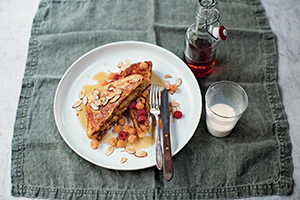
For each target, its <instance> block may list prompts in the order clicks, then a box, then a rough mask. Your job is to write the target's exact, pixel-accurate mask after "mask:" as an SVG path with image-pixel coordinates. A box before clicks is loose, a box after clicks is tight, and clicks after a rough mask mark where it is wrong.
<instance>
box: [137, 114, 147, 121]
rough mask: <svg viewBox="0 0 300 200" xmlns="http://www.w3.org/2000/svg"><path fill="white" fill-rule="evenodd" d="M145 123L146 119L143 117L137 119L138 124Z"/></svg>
mask: <svg viewBox="0 0 300 200" xmlns="http://www.w3.org/2000/svg"><path fill="white" fill-rule="evenodd" d="M145 121H146V117H145V116H143V115H141V116H139V117H138V122H139V123H145Z"/></svg>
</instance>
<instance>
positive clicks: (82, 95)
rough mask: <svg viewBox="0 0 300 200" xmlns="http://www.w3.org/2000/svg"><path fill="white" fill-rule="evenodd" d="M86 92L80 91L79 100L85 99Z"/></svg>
mask: <svg viewBox="0 0 300 200" xmlns="http://www.w3.org/2000/svg"><path fill="white" fill-rule="evenodd" d="M85 94H86V91H85V89H82V90H80V92H79V99H83V97H85Z"/></svg>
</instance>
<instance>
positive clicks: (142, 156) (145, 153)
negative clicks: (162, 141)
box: [134, 151, 148, 158]
mask: <svg viewBox="0 0 300 200" xmlns="http://www.w3.org/2000/svg"><path fill="white" fill-rule="evenodd" d="M134 155H135V156H136V157H139V158H144V157H146V156H147V155H148V153H147V152H146V151H137V152H135V153H134Z"/></svg>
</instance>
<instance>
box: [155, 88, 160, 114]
mask: <svg viewBox="0 0 300 200" xmlns="http://www.w3.org/2000/svg"><path fill="white" fill-rule="evenodd" d="M159 89H160V84H159V83H156V91H155V97H156V98H155V107H156V108H157V109H159V96H160V95H159Z"/></svg>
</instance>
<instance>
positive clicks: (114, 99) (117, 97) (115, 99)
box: [110, 94, 121, 103]
mask: <svg viewBox="0 0 300 200" xmlns="http://www.w3.org/2000/svg"><path fill="white" fill-rule="evenodd" d="M120 96H121V95H119V94H117V95H115V96H114V98H112V99H111V100H110V102H111V103H114V102H116V101H117V100H118V99H119V98H120Z"/></svg>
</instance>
